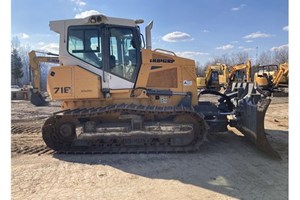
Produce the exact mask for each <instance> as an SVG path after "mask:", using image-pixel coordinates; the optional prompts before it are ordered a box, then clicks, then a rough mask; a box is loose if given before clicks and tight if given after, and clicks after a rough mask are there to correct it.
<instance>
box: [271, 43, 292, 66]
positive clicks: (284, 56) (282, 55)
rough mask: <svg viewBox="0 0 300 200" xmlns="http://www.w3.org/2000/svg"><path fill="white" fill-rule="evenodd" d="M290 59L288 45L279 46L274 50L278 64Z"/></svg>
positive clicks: (275, 60)
mask: <svg viewBox="0 0 300 200" xmlns="http://www.w3.org/2000/svg"><path fill="white" fill-rule="evenodd" d="M288 61H289V49H288V47H282V48H278V49H277V50H274V62H275V63H276V64H278V65H280V64H282V63H285V62H288Z"/></svg>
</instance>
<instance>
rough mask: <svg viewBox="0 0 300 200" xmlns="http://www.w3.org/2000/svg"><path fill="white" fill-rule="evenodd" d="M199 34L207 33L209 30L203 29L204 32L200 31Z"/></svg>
mask: <svg viewBox="0 0 300 200" xmlns="http://www.w3.org/2000/svg"><path fill="white" fill-rule="evenodd" d="M201 32H202V33H209V30H206V29H204V30H201Z"/></svg>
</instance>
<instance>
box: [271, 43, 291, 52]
mask: <svg viewBox="0 0 300 200" xmlns="http://www.w3.org/2000/svg"><path fill="white" fill-rule="evenodd" d="M287 48H289V45H288V44H284V45H281V46H278V47H272V48H271V51H279V50H282V49H287Z"/></svg>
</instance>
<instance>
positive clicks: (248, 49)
mask: <svg viewBox="0 0 300 200" xmlns="http://www.w3.org/2000/svg"><path fill="white" fill-rule="evenodd" d="M253 50H254V49H253V48H243V51H253Z"/></svg>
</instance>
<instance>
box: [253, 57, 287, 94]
mask: <svg viewBox="0 0 300 200" xmlns="http://www.w3.org/2000/svg"><path fill="white" fill-rule="evenodd" d="M256 71H257V72H256V73H255V74H254V82H255V84H256V86H257V87H260V88H261V89H263V90H267V91H269V92H270V93H272V92H284V91H285V90H284V89H285V88H287V87H288V81H289V65H288V63H282V64H280V65H279V66H278V65H263V66H258V68H257V69H256Z"/></svg>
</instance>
